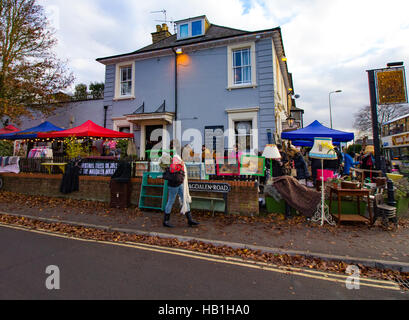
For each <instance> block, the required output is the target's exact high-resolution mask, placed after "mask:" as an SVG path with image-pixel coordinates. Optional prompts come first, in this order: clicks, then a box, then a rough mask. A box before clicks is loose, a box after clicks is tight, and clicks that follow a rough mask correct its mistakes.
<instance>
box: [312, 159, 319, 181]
mask: <svg viewBox="0 0 409 320" xmlns="http://www.w3.org/2000/svg"><path fill="white" fill-rule="evenodd" d="M317 170H321V160H320V159H315V158H312V159H311V175H312V181H313V182H314V184H315V181H316V180H317V175H318V174H317Z"/></svg>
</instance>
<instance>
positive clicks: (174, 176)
mask: <svg viewBox="0 0 409 320" xmlns="http://www.w3.org/2000/svg"><path fill="white" fill-rule="evenodd" d="M163 179H164V180H167V181H168V186H169V187H172V188H176V187H179V186H180V185H181V184H182V183H183V181H184V179H185V173H184V172H183V171H182V170H181V171H176V172H173V173H172V172H170V168H166V170H165V172H164V173H163Z"/></svg>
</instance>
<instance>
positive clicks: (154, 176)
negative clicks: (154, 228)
mask: <svg viewBox="0 0 409 320" xmlns="http://www.w3.org/2000/svg"><path fill="white" fill-rule="evenodd" d="M162 176H163V173H162V172H144V174H143V178H142V185H141V192H140V194H139V208H144V209H156V210H161V211H165V207H166V203H167V202H168V181H167V180H164V183H163V184H149V183H148V179H149V178H152V179H158V178H162ZM151 188H157V189H163V190H162V195H160V196H159V195H149V194H147V190H149V189H151ZM146 199H161V207H153V206H152V205H146V204H145V200H146Z"/></svg>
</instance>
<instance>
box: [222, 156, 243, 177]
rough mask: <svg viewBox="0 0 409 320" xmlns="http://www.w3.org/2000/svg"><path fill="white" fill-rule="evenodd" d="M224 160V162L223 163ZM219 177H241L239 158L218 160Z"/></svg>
mask: <svg viewBox="0 0 409 320" xmlns="http://www.w3.org/2000/svg"><path fill="white" fill-rule="evenodd" d="M222 160H223V161H222ZM216 161H217V175H218V176H239V175H240V161H238V159H237V158H229V157H225V158H218V159H217V160H216Z"/></svg>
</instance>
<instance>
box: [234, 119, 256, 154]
mask: <svg viewBox="0 0 409 320" xmlns="http://www.w3.org/2000/svg"><path fill="white" fill-rule="evenodd" d="M251 132H252V121H235V122H234V135H235V142H236V143H235V145H236V146H237V148H238V150H239V151H242V152H246V153H249V152H250V149H251Z"/></svg>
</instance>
